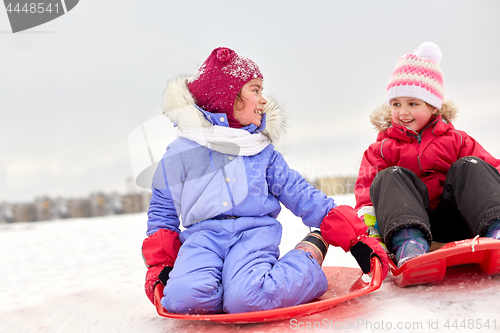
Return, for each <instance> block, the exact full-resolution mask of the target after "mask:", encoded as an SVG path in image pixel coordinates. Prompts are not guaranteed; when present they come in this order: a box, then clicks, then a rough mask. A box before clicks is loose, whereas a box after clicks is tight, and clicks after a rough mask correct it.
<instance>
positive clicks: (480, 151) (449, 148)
mask: <svg viewBox="0 0 500 333" xmlns="http://www.w3.org/2000/svg"><path fill="white" fill-rule="evenodd" d="M441 110H442V112H443V113H442V114H441V115H439V116H436V117H435V119H434V120H433V121H431V122H430V124H429V125H427V126H426V127H424V129H423V130H422V131H421V132H420V133H417V132H414V131H412V130H410V129H408V128H406V127H404V126H400V125H396V124H393V123H392V122H391V116H390V107H389V105H387V104H386V105H384V106H382V107H381V108H379V109H377V110H375V111H374V113H373V114H372V115H371V121H372V123H373V124H374V125H375V127H376V128H377V129H378V130H379V133H378V136H377V141H376V142H374V143H372V144H371V145H370V146H369V147H368V149H367V150H366V151H365V152H364V154H363V159H362V161H361V167H360V170H359V174H358V179H357V181H356V186H355V195H356V209H359V208H361V207H363V206H372V203H371V200H370V185H371V184H372V182H373V179H374V178H375V175H376V174H377V173H378V172H379V171H381V170H384V169H385V168H387V167H391V166H400V167H403V168H406V169H409V170H411V171H413V172H414V173H415V174H416V175H417V176H418V177H419V178H420V179H421V180H422V181H423V182H424V183H425V184H426V185H427V189H428V191H429V205H430V208H431V209H435V208H436V206H437V205H438V203H439V201H440V198H441V193H442V191H443V184H444V181H445V178H446V174H447V173H448V169H449V168H450V166H451V165H452V164H453V163H454V162H455V161H457V160H458V159H460V158H462V157H465V156H477V157H479V158H480V159H482V160H484V161H485V162H487V163H489V164H491V165H493V166H494V167H495V168H496V169H497V170H500V160H498V159H496V158H494V157H493V156H491V155H490V154H489V153H488V152H487V151H486V150H485V149H484V148H483V147H482V146H481V145H480V144H479V143H478V142H477V141H476V140H474V139H473V138H472V137H470V136H469V135H468V134H467V133H465V132H464V131H458V130H456V129H455V127H454V126H453V124H452V123H451V121H452V120H453V118H454V116H455V114H456V112H457V110H456V107H455V106H454V105H453V104H452V103H450V102H445V103H444V104H443V107H442V109H441Z"/></svg>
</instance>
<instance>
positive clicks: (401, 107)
mask: <svg viewBox="0 0 500 333" xmlns="http://www.w3.org/2000/svg"><path fill="white" fill-rule="evenodd" d="M390 104H391V117H392V122H393V123H394V124H397V125H401V126H406V127H408V128H410V129H412V130H414V131H415V132H418V131H420V130H421V129H422V127H424V126H425V125H426V124H427V123H428V122H429V120H430V119H431V117H432V116H433V115H434V114H435V113H436V112H437V108H435V107H433V106H430V105H427V103H425V102H424V101H422V100H421V99H418V98H414V97H396V98H393V99H391V103H390Z"/></svg>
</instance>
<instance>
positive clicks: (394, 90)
mask: <svg viewBox="0 0 500 333" xmlns="http://www.w3.org/2000/svg"><path fill="white" fill-rule="evenodd" d="M442 57H443V54H442V53H441V50H440V49H439V47H438V46H437V45H436V44H434V43H431V42H426V43H422V44H420V46H419V47H418V49H416V50H415V52H414V53H409V54H405V55H404V56H402V57H401V58H399V60H398V61H397V62H396V66H395V69H394V72H393V73H392V76H391V78H390V80H389V83H388V84H387V102H388V103H389V104H390V103H391V100H392V99H393V98H396V97H414V98H418V99H421V100H423V101H424V102H427V103H429V104H430V105H432V106H435V107H436V108H438V109H441V106H442V104H443V97H444V95H443V92H444V82H443V72H442V71H441V68H440V67H439V63H440V62H441V58H442Z"/></svg>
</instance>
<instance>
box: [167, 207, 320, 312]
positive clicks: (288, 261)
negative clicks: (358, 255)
mask: <svg viewBox="0 0 500 333" xmlns="http://www.w3.org/2000/svg"><path fill="white" fill-rule="evenodd" d="M180 239H181V242H182V243H183V244H182V246H181V248H180V250H179V254H178V256H177V259H176V261H175V264H174V268H173V269H172V271H171V272H170V275H169V276H170V278H169V280H168V281H167V285H166V286H165V289H164V295H165V296H164V297H163V298H162V300H161V304H162V305H163V307H164V308H165V309H167V310H168V311H169V312H172V313H190V314H194V313H220V312H222V311H224V312H226V313H238V312H249V311H258V310H268V309H275V308H282V307H287V306H292V305H297V304H302V303H307V302H309V301H311V300H313V299H315V298H317V297H319V296H321V295H323V294H324V293H325V291H326V290H327V287H328V283H327V279H326V276H325V274H324V272H323V270H322V269H321V267H320V266H319V264H318V262H317V261H316V260H315V259H314V258H313V257H312V256H311V255H310V254H309V253H307V252H304V251H300V250H295V249H294V250H291V251H290V252H288V253H287V254H286V255H284V256H283V257H282V258H281V259H279V260H278V258H279V249H278V245H279V243H280V241H281V224H280V223H279V222H278V221H277V220H276V219H274V218H272V217H268V216H266V217H241V218H238V219H227V220H207V221H203V222H200V223H197V224H195V225H193V226H191V227H190V228H188V229H186V230H184V231H183V232H182V233H181V236H180Z"/></svg>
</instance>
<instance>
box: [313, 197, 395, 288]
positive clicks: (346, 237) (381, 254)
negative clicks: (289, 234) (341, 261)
mask: <svg viewBox="0 0 500 333" xmlns="http://www.w3.org/2000/svg"><path fill="white" fill-rule="evenodd" d="M320 229H321V235H322V236H323V238H324V239H325V240H326V241H327V242H328V243H329V244H331V245H334V246H340V247H341V248H342V249H343V250H344V251H345V252H347V251H351V254H352V255H353V256H354V258H355V259H356V261H357V262H358V264H359V266H360V267H361V269H362V270H363V273H365V274H367V273H369V272H370V271H371V267H370V258H371V257H372V256H373V255H376V256H377V257H378V258H379V259H380V262H381V264H382V275H383V276H382V277H383V278H384V279H385V277H386V276H387V272H388V270H389V261H388V258H387V254H386V253H385V251H384V249H383V248H382V245H380V243H379V242H378V241H377V240H376V239H374V238H371V237H367V236H366V231H367V230H368V227H367V226H366V224H365V223H364V222H363V221H362V220H361V219H360V218H359V217H358V214H357V213H356V211H355V210H354V209H353V208H352V207H351V206H346V205H342V206H337V207H335V208H333V209H332V210H330V212H329V213H328V215H327V216H326V217H325V218H324V219H323V221H322V222H321V226H320Z"/></svg>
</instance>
